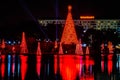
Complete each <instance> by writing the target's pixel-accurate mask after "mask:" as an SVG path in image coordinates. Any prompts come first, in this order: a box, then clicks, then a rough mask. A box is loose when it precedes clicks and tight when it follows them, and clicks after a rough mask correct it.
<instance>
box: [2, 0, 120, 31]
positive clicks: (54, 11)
mask: <svg viewBox="0 0 120 80" xmlns="http://www.w3.org/2000/svg"><path fill="white" fill-rule="evenodd" d="M69 4H71V5H72V7H73V9H72V14H73V18H74V19H79V16H80V15H94V16H95V18H96V19H119V18H120V11H119V10H120V9H119V2H117V0H116V1H115V0H1V1H0V31H1V33H2V32H4V33H7V32H8V31H9V32H14V31H13V29H15V30H16V31H17V32H18V31H29V30H30V31H32V30H39V24H38V22H37V20H38V19H56V18H58V19H66V15H67V6H68V5H69Z"/></svg>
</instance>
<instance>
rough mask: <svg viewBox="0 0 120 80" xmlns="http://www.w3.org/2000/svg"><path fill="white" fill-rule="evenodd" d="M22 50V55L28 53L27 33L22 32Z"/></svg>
mask: <svg viewBox="0 0 120 80" xmlns="http://www.w3.org/2000/svg"><path fill="white" fill-rule="evenodd" d="M20 48H21V50H20V53H28V48H27V43H26V39H25V32H22V41H21V45H20Z"/></svg>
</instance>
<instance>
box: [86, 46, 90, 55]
mask: <svg viewBox="0 0 120 80" xmlns="http://www.w3.org/2000/svg"><path fill="white" fill-rule="evenodd" d="M86 54H90V51H89V47H88V46H87V47H86Z"/></svg>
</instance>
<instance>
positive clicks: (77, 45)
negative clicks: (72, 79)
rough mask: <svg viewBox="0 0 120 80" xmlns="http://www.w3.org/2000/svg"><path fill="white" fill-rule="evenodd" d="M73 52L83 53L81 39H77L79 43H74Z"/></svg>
mask: <svg viewBox="0 0 120 80" xmlns="http://www.w3.org/2000/svg"><path fill="white" fill-rule="evenodd" d="M75 53H76V54H80V55H83V49H82V43H81V39H80V40H79V43H78V44H76V50H75Z"/></svg>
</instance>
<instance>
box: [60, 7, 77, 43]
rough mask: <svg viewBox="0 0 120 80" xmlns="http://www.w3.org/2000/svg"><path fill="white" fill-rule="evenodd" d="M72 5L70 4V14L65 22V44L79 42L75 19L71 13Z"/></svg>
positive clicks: (62, 41)
mask: <svg viewBox="0 0 120 80" xmlns="http://www.w3.org/2000/svg"><path fill="white" fill-rule="evenodd" d="M71 10H72V6H70V5H69V6H68V15H67V19H66V23H65V27H64V30H63V33H62V38H61V43H63V44H71V43H74V44H77V43H78V39H77V35H76V31H75V25H74V21H73V19H72V14H71Z"/></svg>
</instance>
